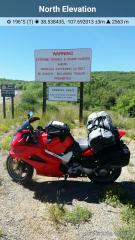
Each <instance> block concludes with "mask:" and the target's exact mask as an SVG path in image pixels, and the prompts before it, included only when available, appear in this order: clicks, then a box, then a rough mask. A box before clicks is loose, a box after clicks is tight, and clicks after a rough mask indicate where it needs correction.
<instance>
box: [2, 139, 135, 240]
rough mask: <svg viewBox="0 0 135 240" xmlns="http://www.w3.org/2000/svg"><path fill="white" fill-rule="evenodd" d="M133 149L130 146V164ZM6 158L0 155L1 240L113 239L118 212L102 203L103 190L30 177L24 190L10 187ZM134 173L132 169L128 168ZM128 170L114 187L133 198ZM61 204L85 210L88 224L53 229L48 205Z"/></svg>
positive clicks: (84, 183) (134, 187)
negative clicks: (80, 206) (90, 216)
mask: <svg viewBox="0 0 135 240" xmlns="http://www.w3.org/2000/svg"><path fill="white" fill-rule="evenodd" d="M134 148H135V145H134V143H132V142H131V143H130V149H131V153H132V154H131V159H132V162H134V154H135V149H134ZM6 157H7V156H6V154H3V153H2V152H0V178H1V179H2V184H1V186H0V208H1V211H0V229H2V231H3V237H2V238H1V239H2V240H37V239H38V240H44V239H45V240H108V239H117V237H116V235H115V230H114V229H115V226H116V225H118V224H119V221H120V209H119V208H114V207H111V206H109V205H107V204H106V203H104V202H102V195H103V187H102V188H101V187H100V186H98V185H95V184H93V183H91V182H89V180H88V179H87V180H85V179H80V180H76V181H75V180H73V179H71V180H70V181H68V182H67V183H64V182H63V180H58V179H56V178H55V179H54V178H53V179H52V178H46V177H38V176H34V178H33V182H32V183H31V184H30V185H29V186H28V187H27V188H25V187H23V186H21V185H19V184H16V183H14V182H13V181H12V180H11V179H10V177H9V176H8V174H7V172H6V169H5V164H4V161H5V159H6ZM131 168H132V170H134V167H133V166H132V167H131ZM132 179H133V176H132V174H131V173H130V172H129V171H128V168H126V167H125V168H123V171H122V174H121V176H120V178H119V179H118V181H117V183H115V184H116V185H118V186H122V187H124V188H125V189H128V191H129V197H130V198H133V197H134V196H135V184H134V182H133V181H132ZM58 193H59V202H61V203H64V204H65V205H66V206H67V207H68V208H72V206H73V205H75V204H80V205H82V206H86V207H87V208H88V209H90V211H91V212H92V218H91V219H90V221H89V222H86V223H83V224H81V225H71V224H69V223H68V224H61V225H60V226H56V225H55V224H54V223H53V222H52V220H51V218H50V216H49V212H48V205H49V204H50V203H57V201H58Z"/></svg>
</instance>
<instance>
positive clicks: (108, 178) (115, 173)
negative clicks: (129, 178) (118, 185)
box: [87, 168, 121, 184]
mask: <svg viewBox="0 0 135 240" xmlns="http://www.w3.org/2000/svg"><path fill="white" fill-rule="evenodd" d="M120 174H121V168H109V169H101V170H100V171H99V172H98V173H97V172H95V173H92V174H91V175H87V176H88V178H89V179H90V180H91V181H92V182H94V183H98V184H110V183H113V182H115V180H116V179H117V178H118V177H119V176H120Z"/></svg>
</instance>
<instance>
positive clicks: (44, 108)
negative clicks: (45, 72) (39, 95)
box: [43, 82, 47, 114]
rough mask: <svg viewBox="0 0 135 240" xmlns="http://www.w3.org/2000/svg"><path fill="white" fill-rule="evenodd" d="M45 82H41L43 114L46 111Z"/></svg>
mask: <svg viewBox="0 0 135 240" xmlns="http://www.w3.org/2000/svg"><path fill="white" fill-rule="evenodd" d="M46 87H47V86H46V82H43V114H44V113H46Z"/></svg>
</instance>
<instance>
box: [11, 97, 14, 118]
mask: <svg viewBox="0 0 135 240" xmlns="http://www.w3.org/2000/svg"><path fill="white" fill-rule="evenodd" d="M11 110H12V118H14V97H11Z"/></svg>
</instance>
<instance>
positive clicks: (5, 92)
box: [1, 84, 15, 118]
mask: <svg viewBox="0 0 135 240" xmlns="http://www.w3.org/2000/svg"><path fill="white" fill-rule="evenodd" d="M1 97H3V117H4V118H6V97H9V98H11V112H12V118H14V97H15V85H12V84H6V85H2V86H1Z"/></svg>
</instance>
